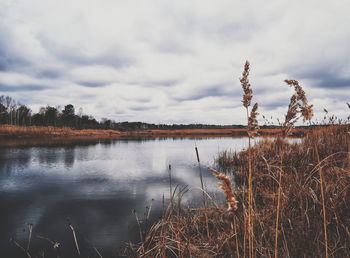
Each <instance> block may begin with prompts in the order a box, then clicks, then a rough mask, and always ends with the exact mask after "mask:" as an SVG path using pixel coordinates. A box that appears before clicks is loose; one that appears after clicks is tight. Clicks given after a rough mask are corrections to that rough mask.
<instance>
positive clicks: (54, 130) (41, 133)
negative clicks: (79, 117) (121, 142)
mask: <svg viewBox="0 0 350 258" xmlns="http://www.w3.org/2000/svg"><path fill="white" fill-rule="evenodd" d="M120 134H121V132H120V131H116V130H102V129H96V130H94V129H83V130H74V129H71V128H69V127H53V126H15V125H1V126H0V137H1V138H36V137H59V136H67V137H74V136H77V137H79V136H103V135H108V136H114V137H115V136H120Z"/></svg>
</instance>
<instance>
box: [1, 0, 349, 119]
mask: <svg viewBox="0 0 350 258" xmlns="http://www.w3.org/2000/svg"><path fill="white" fill-rule="evenodd" d="M349 11H350V5H349V4H348V3H347V1H345V0H340V1H336V2H334V1H321V2H320V1H314V0H312V1H294V2H290V1H277V0H276V1H270V2H269V3H266V2H262V1H245V2H242V1H220V3H218V2H214V1H160V0H153V1H115V0H106V1H97V0H85V1H73V2H72V1H68V0H62V1H59V2H57V1H51V0H50V1H48V0H18V1H9V0H8V1H7V0H6V1H5V0H1V1H0V17H1V18H0V34H1V37H0V71H1V73H0V93H1V94H6V95H11V96H12V97H14V98H17V99H19V100H20V101H21V102H22V103H25V104H27V105H29V106H31V107H32V108H33V109H37V108H38V107H39V106H40V105H46V104H50V105H65V104H68V103H73V104H75V105H76V107H83V108H84V112H85V113H87V114H91V115H94V116H96V117H97V118H101V117H110V118H112V119H115V120H117V121H124V120H130V121H147V122H154V123H161V122H169V123H172V122H186V123H191V122H200V123H223V124H227V123H244V115H243V114H242V108H240V105H241V95H242V93H241V86H240V84H239V80H238V79H239V77H240V75H241V72H242V68H243V64H244V62H245V60H246V59H248V60H250V61H251V64H252V67H251V77H250V79H251V82H252V88H253V90H254V99H253V101H258V102H259V104H260V107H261V113H262V114H265V115H266V116H270V115H271V114H273V115H274V117H283V112H284V111H285V109H286V105H287V104H288V101H289V97H290V94H291V93H292V92H291V90H289V89H288V87H287V86H286V85H284V83H283V79H286V78H295V79H299V80H300V81H301V83H302V84H303V85H304V86H305V91H306V93H307V95H308V97H309V100H310V102H311V103H313V104H314V105H315V111H316V116H317V117H318V118H320V117H322V116H323V108H327V109H329V111H330V112H334V113H336V114H337V115H338V116H340V117H346V116H347V110H346V106H345V102H350V91H349V90H348V89H349V88H350V78H349V75H348V72H349V71H350V61H349V60H350V53H349V51H348V42H349V40H350V30H349V28H348V26H347V24H349V22H350V17H349V16H348V13H349ZM343 106H344V108H342V107H343ZM34 111H36V110H34Z"/></svg>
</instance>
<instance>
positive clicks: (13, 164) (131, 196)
mask: <svg viewBox="0 0 350 258" xmlns="http://www.w3.org/2000/svg"><path fill="white" fill-rule="evenodd" d="M246 145H247V139H246V138H207V139H204V138H201V139H189V138H187V139H174V138H167V139H150V140H132V139H129V140H113V141H111V140H105V141H96V142H94V143H89V144H81V143H80V144H74V145H61V146H47V147H45V146H40V147H21V148H20V147H6V148H4V147H3V148H0V208H1V213H0V232H1V234H0V250H1V257H24V256H23V251H21V250H20V248H18V247H16V246H15V245H14V244H13V242H9V239H10V238H13V239H15V240H16V241H17V242H18V243H19V244H20V245H22V246H24V247H25V246H26V243H27V236H28V230H27V224H28V223H31V224H33V225H34V227H33V228H34V231H33V240H32V244H31V252H32V253H37V252H38V251H39V250H44V252H45V257H50V256H51V257H52V256H54V255H56V253H55V252H56V250H54V249H53V248H52V244H51V243H50V242H49V241H47V240H43V239H38V238H37V236H38V235H40V236H44V237H47V238H49V239H51V240H54V241H57V242H59V243H60V244H61V248H60V252H61V254H62V256H63V257H69V256H74V255H75V252H76V251H75V247H74V241H73V237H72V232H71V230H70V228H69V227H68V224H69V223H71V224H72V225H73V226H74V228H75V230H76V231H77V237H78V241H79V243H80V245H81V248H82V252H83V254H84V255H85V256H87V255H90V257H94V256H96V257H97V254H96V253H95V251H94V250H93V249H92V247H95V248H97V249H98V250H99V251H100V253H101V254H102V255H104V257H116V255H115V254H116V253H117V252H118V251H119V248H120V247H122V246H123V245H124V243H125V242H127V241H130V240H132V241H137V237H138V231H137V224H136V220H135V215H134V214H133V210H136V212H137V214H138V216H139V217H140V218H142V217H143V214H144V213H145V211H146V206H148V207H150V205H151V203H152V211H151V214H152V219H153V220H154V219H157V217H158V216H161V214H162V208H163V196H164V199H165V202H166V201H167V200H168V199H169V173H168V172H169V171H168V168H169V164H171V175H172V185H173V187H175V186H176V185H179V186H185V185H187V186H188V188H189V189H190V190H189V192H188V193H187V194H186V195H185V196H184V203H185V204H187V205H195V203H196V200H198V198H199V197H200V196H201V193H200V191H199V190H198V188H199V187H200V180H199V168H198V163H197V159H196V154H195V151H194V147H195V146H198V149H199V154H200V160H201V170H202V172H203V173H204V181H205V184H206V186H207V188H208V191H210V192H211V193H212V194H213V195H215V196H216V197H217V198H218V199H219V200H220V198H221V199H222V197H223V196H222V194H221V192H220V189H219V188H218V187H217V181H216V179H215V178H214V177H213V176H212V175H211V174H210V173H209V172H208V171H207V170H206V169H205V168H206V166H211V165H213V162H214V158H215V156H217V154H218V153H219V152H220V151H222V150H228V149H230V150H232V151H239V150H241V149H242V148H245V147H246Z"/></svg>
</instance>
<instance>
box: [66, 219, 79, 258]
mask: <svg viewBox="0 0 350 258" xmlns="http://www.w3.org/2000/svg"><path fill="white" fill-rule="evenodd" d="M69 227H70V229H71V230H72V233H73V238H74V243H75V247H76V249H77V252H78V255H79V256H80V249H79V244H78V240H77V236H76V234H75V230H74V227H73V226H72V224H70V225H69Z"/></svg>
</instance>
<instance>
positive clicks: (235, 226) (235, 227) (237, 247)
mask: <svg viewBox="0 0 350 258" xmlns="http://www.w3.org/2000/svg"><path fill="white" fill-rule="evenodd" d="M233 225H234V230H235V235H236V256H237V257H240V255H239V245H238V233H237V216H236V215H235V216H234V217H233Z"/></svg>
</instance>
